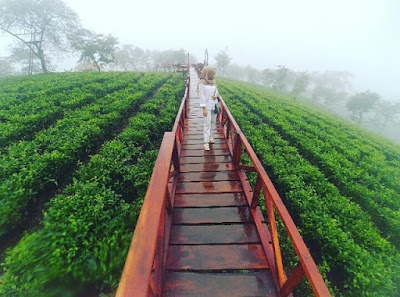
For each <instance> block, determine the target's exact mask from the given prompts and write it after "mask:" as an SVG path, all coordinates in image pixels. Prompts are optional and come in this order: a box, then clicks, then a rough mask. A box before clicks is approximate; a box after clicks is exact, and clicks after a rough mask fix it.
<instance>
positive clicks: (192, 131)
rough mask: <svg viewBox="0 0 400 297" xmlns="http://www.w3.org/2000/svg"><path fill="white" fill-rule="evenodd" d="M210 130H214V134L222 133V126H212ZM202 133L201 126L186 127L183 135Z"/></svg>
mask: <svg viewBox="0 0 400 297" xmlns="http://www.w3.org/2000/svg"><path fill="white" fill-rule="evenodd" d="M211 131H212V132H216V133H215V134H222V135H223V133H224V128H222V127H214V128H212V129H211ZM186 135H203V126H201V127H200V128H199V127H188V128H187V129H186V130H185V135H184V136H186Z"/></svg>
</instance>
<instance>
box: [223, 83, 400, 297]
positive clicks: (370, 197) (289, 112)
mask: <svg viewBox="0 0 400 297" xmlns="http://www.w3.org/2000/svg"><path fill="white" fill-rule="evenodd" d="M219 90H220V92H221V93H222V95H223V98H224V99H225V100H226V101H227V102H228V105H229V108H230V110H231V112H232V113H233V115H234V117H235V118H236V120H237V121H238V123H239V125H240V126H241V128H242V130H243V132H244V133H245V135H246V137H247V138H248V139H249V141H250V143H251V144H252V145H253V148H254V150H255V152H256V153H257V155H258V156H259V158H260V160H261V161H262V163H263V164H264V166H265V168H266V170H267V172H268V174H269V175H270V177H271V179H272V180H273V182H274V184H275V186H276V187H277V190H278V192H279V193H280V195H281V197H282V198H283V199H284V202H285V204H286V206H287V207H288V210H289V212H290V213H291V215H292V217H293V218H294V219H295V222H296V224H297V226H298V227H299V228H300V232H301V234H302V236H303V237H304V239H305V241H306V244H307V246H308V247H309V248H310V250H311V253H312V255H313V257H314V259H316V260H317V264H318V265H319V266H320V269H321V268H322V270H323V272H324V274H325V275H326V276H327V279H328V282H329V283H330V289H331V291H332V293H333V294H334V295H336V296H397V295H399V291H400V278H399V272H400V271H399V270H400V265H399V264H400V255H399V251H398V249H396V247H395V246H397V248H398V247H399V245H398V243H399V241H398V239H399V238H398V234H400V233H399V231H398V230H399V229H398V227H399V225H398V222H399V218H398V209H399V206H400V204H399V199H398V197H399V193H400V188H399V187H398V182H397V180H398V179H397V178H395V177H396V176H399V174H400V172H399V168H400V167H399V164H400V163H398V162H399V161H400V148H399V147H398V146H394V145H393V144H390V143H388V144H385V142H384V141H383V140H380V142H377V141H376V140H375V139H374V138H372V137H371V136H369V135H368V133H364V132H361V131H360V130H358V129H356V128H352V127H350V126H347V127H346V125H345V124H344V123H342V122H339V121H336V120H334V119H333V118H330V117H328V116H324V115H321V114H319V113H316V112H313V111H310V110H309V108H308V107H307V108H306V107H304V106H302V105H298V104H294V103H292V102H290V101H289V100H288V99H285V98H283V97H279V96H276V95H272V94H270V93H268V92H266V91H261V90H257V89H254V88H252V89H250V88H247V87H246V86H245V85H244V84H241V83H233V82H227V81H221V82H220V83H219ZM283 243H284V245H283V249H284V254H285V255H287V256H289V257H290V252H289V251H288V250H291V247H290V245H289V244H287V243H286V244H285V240H283ZM391 243H392V244H391ZM288 262H292V263H294V262H295V259H292V260H290V259H289V260H288ZM303 294H304V295H306V293H304V292H303Z"/></svg>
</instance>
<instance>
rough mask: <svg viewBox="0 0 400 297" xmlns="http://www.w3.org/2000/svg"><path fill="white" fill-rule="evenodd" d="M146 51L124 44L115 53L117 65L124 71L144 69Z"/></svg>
mask: <svg viewBox="0 0 400 297" xmlns="http://www.w3.org/2000/svg"><path fill="white" fill-rule="evenodd" d="M145 55H146V53H145V51H144V50H142V49H141V48H140V47H137V46H134V45H132V44H124V45H122V47H121V49H119V50H118V51H117V52H116V53H115V64H116V65H117V66H118V67H120V68H122V69H123V70H124V71H129V70H131V71H132V70H138V69H143V68H144V65H145V61H144V59H145Z"/></svg>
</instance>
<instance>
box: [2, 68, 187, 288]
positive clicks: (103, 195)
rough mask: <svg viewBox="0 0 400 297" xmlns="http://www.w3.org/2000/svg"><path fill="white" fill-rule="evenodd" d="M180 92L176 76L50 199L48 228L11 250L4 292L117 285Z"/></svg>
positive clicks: (8, 256) (28, 236) (45, 221)
mask: <svg viewBox="0 0 400 297" xmlns="http://www.w3.org/2000/svg"><path fill="white" fill-rule="evenodd" d="M183 91H184V82H183V81H182V79H181V77H180V76H174V78H173V79H172V80H170V81H169V82H168V83H166V84H164V85H163V86H162V87H161V88H160V89H159V91H158V92H157V94H156V95H155V96H154V97H153V98H149V100H148V101H147V102H146V103H145V104H143V105H141V107H140V109H139V113H137V115H136V116H134V117H133V118H131V120H130V123H129V125H128V127H127V128H126V129H125V130H124V131H123V132H122V133H121V134H120V135H118V137H117V138H116V139H115V140H113V141H110V142H107V143H105V144H104V145H103V147H102V148H101V150H100V151H99V153H98V154H96V155H94V156H92V157H91V160H90V162H89V163H88V164H86V165H84V166H82V167H81V168H80V169H79V170H78V171H77V172H76V174H75V177H74V181H73V183H72V184H71V185H69V186H68V187H67V188H66V189H65V191H64V192H63V193H62V194H60V195H58V196H56V197H55V198H54V199H53V200H52V201H51V203H49V209H48V211H47V213H46V214H45V218H44V220H43V223H42V224H43V228H41V229H40V230H38V231H36V232H34V233H32V234H30V235H27V236H25V237H24V238H23V239H22V240H21V241H20V242H19V243H18V245H17V246H16V247H14V248H13V249H11V250H10V251H9V252H8V254H7V258H6V261H5V264H3V265H4V268H5V273H4V275H3V276H2V277H1V278H0V295H2V296H77V295H79V294H81V295H82V294H83V295H85V294H89V293H88V292H91V293H92V294H93V290H102V289H106V288H111V289H115V288H116V286H117V284H118V281H119V278H120V276H121V272H122V268H123V265H124V261H125V257H126V253H127V250H128V248H129V244H130V240H131V236H132V232H133V230H134V224H135V221H136V219H137V216H138V214H139V211H140V207H141V203H142V199H143V197H144V195H145V192H146V188H147V184H148V182H149V180H150V176H151V173H152V169H153V166H154V162H155V160H156V157H157V149H158V147H159V145H160V143H161V139H162V136H163V134H164V131H165V130H171V128H172V124H173V122H174V119H175V116H176V112H177V110H178V107H179V104H180V101H181V98H182V96H183Z"/></svg>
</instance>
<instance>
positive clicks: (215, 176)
mask: <svg viewBox="0 0 400 297" xmlns="http://www.w3.org/2000/svg"><path fill="white" fill-rule="evenodd" d="M224 180H225V181H230V180H239V175H238V174H237V172H236V171H222V172H182V173H180V174H179V176H178V182H191V181H195V182H198V181H224Z"/></svg>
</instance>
